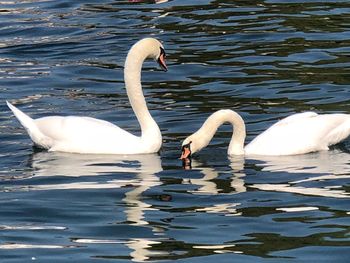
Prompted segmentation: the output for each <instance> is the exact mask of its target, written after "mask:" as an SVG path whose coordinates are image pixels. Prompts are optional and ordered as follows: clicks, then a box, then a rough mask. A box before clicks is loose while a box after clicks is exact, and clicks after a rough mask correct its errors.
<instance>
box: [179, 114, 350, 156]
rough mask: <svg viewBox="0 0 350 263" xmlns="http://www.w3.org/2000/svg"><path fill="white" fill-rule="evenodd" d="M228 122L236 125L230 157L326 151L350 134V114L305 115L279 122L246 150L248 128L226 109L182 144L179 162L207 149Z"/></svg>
mask: <svg viewBox="0 0 350 263" xmlns="http://www.w3.org/2000/svg"><path fill="white" fill-rule="evenodd" d="M225 122H229V123H231V124H232V126H233V133H232V138H231V141H230V144H229V147H228V151H227V153H228V155H275V156H281V155H296V154H305V153H309V152H316V151H326V150H328V147H329V146H330V145H334V144H337V143H339V142H341V141H342V140H344V139H346V138H347V137H348V136H349V135H350V114H340V113H337V114H317V113H315V112H303V113H296V114H292V115H290V116H288V117H286V118H284V119H282V120H280V121H278V122H277V123H275V124H274V125H272V126H271V127H270V128H268V129H267V130H266V131H264V132H263V133H261V134H260V135H259V136H257V137H256V138H255V139H254V140H252V141H251V142H250V143H249V144H248V145H246V146H245V147H244V140H245V137H246V129H245V124H244V121H243V119H242V117H241V116H240V115H239V114H238V113H236V112H235V111H232V110H228V109H224V110H218V111H216V112H214V113H213V114H212V115H210V116H209V118H208V119H207V120H206V121H205V122H204V124H203V125H202V127H201V128H200V129H199V130H198V131H196V132H195V133H193V134H192V135H190V136H188V137H187V138H186V139H185V140H184V141H183V143H182V155H181V157H180V159H182V160H185V159H186V158H188V157H190V156H191V154H193V153H195V152H198V151H199V150H201V149H202V148H204V147H206V146H207V145H208V144H209V142H210V140H211V139H212V138H213V136H214V134H215V132H216V130H217V129H218V127H219V126H220V125H222V124H223V123H225Z"/></svg>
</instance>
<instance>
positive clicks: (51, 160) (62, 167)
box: [29, 151, 162, 177]
mask: <svg viewBox="0 0 350 263" xmlns="http://www.w3.org/2000/svg"><path fill="white" fill-rule="evenodd" d="M29 165H30V166H31V167H32V168H33V169H34V173H33V175H34V176H70V177H80V176H96V175H101V174H111V173H148V174H154V173H157V172H160V171H162V166H161V161H160V158H159V156H158V155H156V154H140V155H106V154H105V155H103V154H101V155H99V154H70V153H61V152H46V151H42V152H37V153H34V154H33V155H32V156H31V158H30V160H29Z"/></svg>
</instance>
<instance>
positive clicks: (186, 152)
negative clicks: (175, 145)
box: [180, 142, 192, 160]
mask: <svg viewBox="0 0 350 263" xmlns="http://www.w3.org/2000/svg"><path fill="white" fill-rule="evenodd" d="M191 143H192V142H190V143H188V144H186V145H183V146H182V153H181V157H180V159H181V160H184V159H187V158H191Z"/></svg>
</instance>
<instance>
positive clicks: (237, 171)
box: [184, 156, 247, 195]
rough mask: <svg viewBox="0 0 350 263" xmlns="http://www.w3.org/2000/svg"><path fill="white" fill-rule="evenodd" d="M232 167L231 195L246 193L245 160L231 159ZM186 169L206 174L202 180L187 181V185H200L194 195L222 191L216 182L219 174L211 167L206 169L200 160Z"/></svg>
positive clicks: (192, 162)
mask: <svg viewBox="0 0 350 263" xmlns="http://www.w3.org/2000/svg"><path fill="white" fill-rule="evenodd" d="M230 160H231V162H230V167H231V169H232V176H231V178H230V186H231V188H232V189H233V190H232V191H231V192H230V193H241V192H246V190H247V189H246V187H245V185H244V179H243V177H244V176H245V174H244V172H243V169H244V158H243V157H241V156H234V157H230ZM184 168H185V169H195V170H197V169H198V170H200V172H201V173H203V174H204V176H203V177H202V178H194V179H186V180H184V183H185V184H193V185H198V188H197V189H195V190H192V191H191V192H192V193H194V194H213V195H214V194H219V193H220V192H222V189H219V188H218V185H217V184H216V183H215V182H214V180H215V179H217V178H218V177H219V175H220V174H219V172H218V171H217V170H215V169H214V168H211V167H204V166H203V164H202V163H200V162H199V161H198V160H195V159H193V160H191V165H190V166H186V167H184Z"/></svg>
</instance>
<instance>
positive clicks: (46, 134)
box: [6, 38, 167, 154]
mask: <svg viewBox="0 0 350 263" xmlns="http://www.w3.org/2000/svg"><path fill="white" fill-rule="evenodd" d="M146 58H154V59H156V60H157V61H158V63H159V64H160V66H161V67H162V69H163V70H164V71H167V67H166V64H165V52H164V48H163V45H162V44H161V43H160V42H159V41H158V40H156V39H154V38H145V39H142V40H140V41H138V42H137V43H136V44H134V45H133V46H132V47H131V49H130V51H129V53H128V56H127V58H126V61H125V67H124V80H125V87H126V90H127V94H128V97H129V100H130V103H131V106H132V108H133V110H134V112H135V114H136V117H137V119H138V121H139V123H140V126H141V131H142V134H141V137H137V136H135V135H133V134H131V133H129V132H127V131H125V130H123V129H121V128H119V127H118V126H116V125H114V124H112V123H110V122H107V121H103V120H99V119H94V118H90V117H78V116H67V117H61V116H52V117H43V118H39V119H35V120H34V119H32V118H30V117H29V116H28V115H26V114H25V113H23V112H22V111H20V110H19V109H17V108H16V107H15V106H13V105H12V104H10V103H9V102H6V103H7V105H8V107H9V108H10V109H11V110H12V112H13V114H14V115H15V116H16V117H17V119H18V120H19V122H20V123H21V124H22V125H23V127H24V128H25V129H26V130H27V132H28V135H29V136H30V138H31V139H32V141H33V142H34V144H35V145H36V146H38V147H40V148H44V149H47V150H49V151H59V152H71V153H93V154H142V153H154V152H158V150H159V149H160V147H161V144H162V135H161V132H160V129H159V127H158V125H157V123H156V122H155V121H154V119H153V118H152V116H151V114H150V113H149V111H148V108H147V105H146V101H145V98H144V95H143V92H142V86H141V69H142V64H143V61H144V60H145V59H146Z"/></svg>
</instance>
